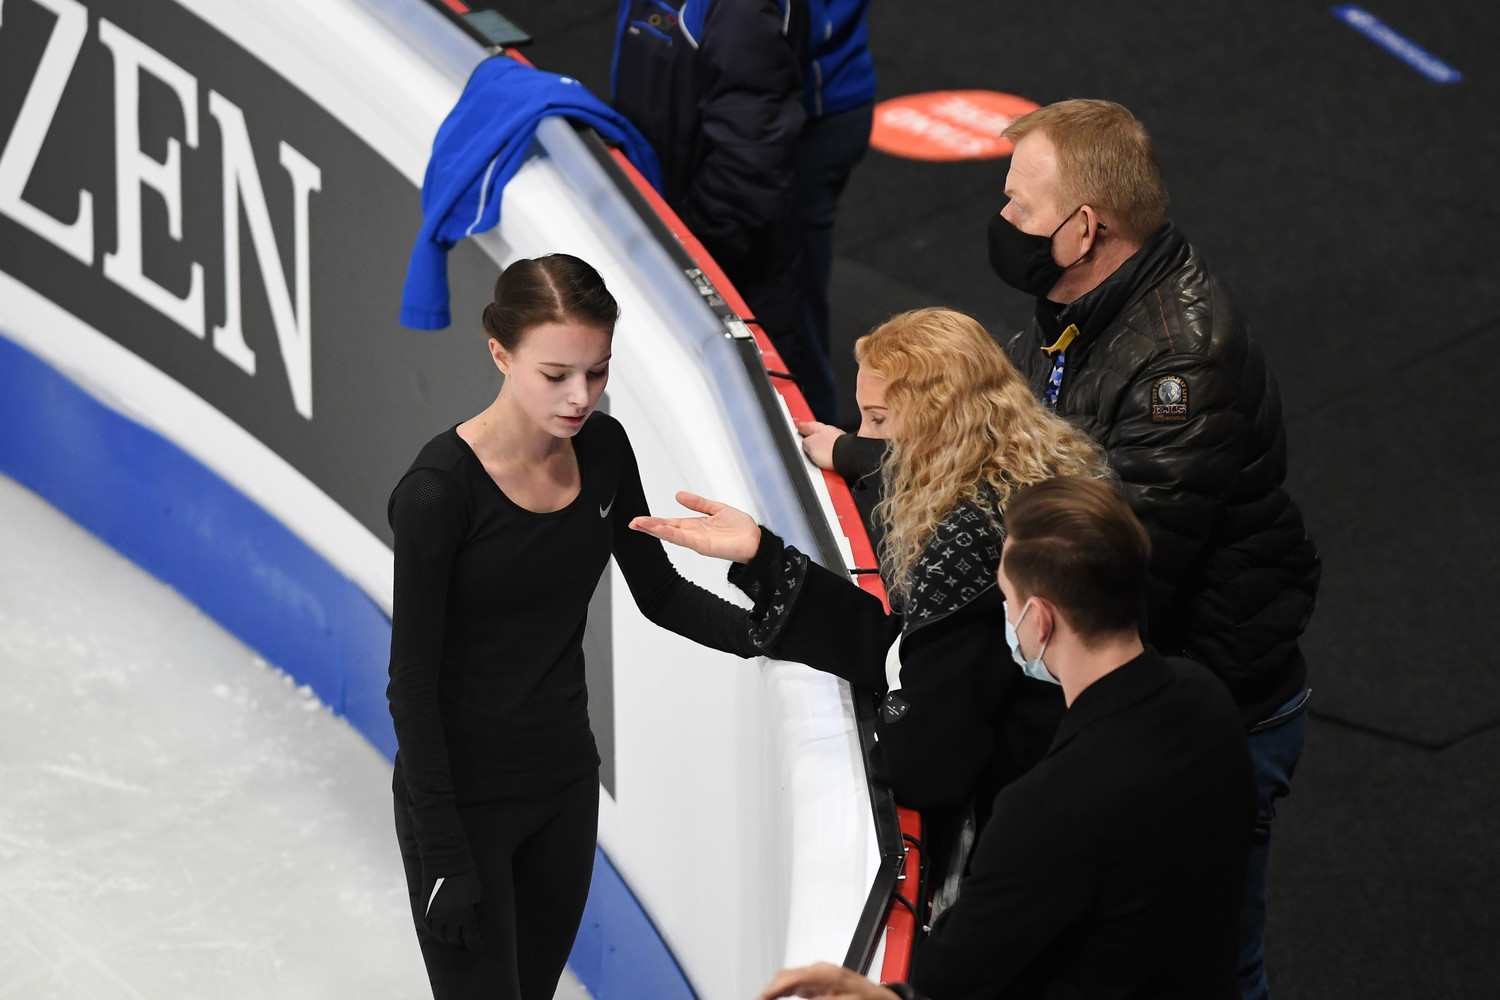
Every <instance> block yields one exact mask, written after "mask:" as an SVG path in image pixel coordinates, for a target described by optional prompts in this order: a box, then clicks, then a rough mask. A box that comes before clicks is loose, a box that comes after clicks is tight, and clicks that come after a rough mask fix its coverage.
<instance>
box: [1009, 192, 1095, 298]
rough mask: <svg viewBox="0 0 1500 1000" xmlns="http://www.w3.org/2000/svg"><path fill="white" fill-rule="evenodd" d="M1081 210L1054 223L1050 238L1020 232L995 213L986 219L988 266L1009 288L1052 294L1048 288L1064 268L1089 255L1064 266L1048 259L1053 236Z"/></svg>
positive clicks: (1038, 295)
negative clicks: (987, 224) (988, 252)
mask: <svg viewBox="0 0 1500 1000" xmlns="http://www.w3.org/2000/svg"><path fill="white" fill-rule="evenodd" d="M1082 208H1083V206H1082V205H1079V206H1078V208H1075V209H1073V211H1071V212H1069V213H1068V218H1067V219H1064V220H1062V221H1061V222H1059V223H1058V224H1057V228H1056V229H1054V230H1052V235H1051V236H1033V235H1032V234H1030V233H1023V232H1021V231H1020V230H1019V229H1017V228H1016V227H1015V226H1013V225H1011V224H1010V223H1009V222H1008V221H1007V220H1006V219H1005V218H1004V216H1002V215H1001V214H1000V213H999V212H996V213H995V217H994V218H992V219H991V220H990V267H991V268H992V269H993V270H994V272H995V274H996V275H997V276H998V277H999V278H1000V280H1001V281H1003V282H1005V283H1006V284H1007V285H1009V286H1011V287H1012V288H1018V289H1020V290H1021V291H1023V292H1025V293H1026V294H1028V295H1035V296H1036V297H1037V298H1042V297H1043V296H1045V295H1046V294H1047V293H1048V292H1050V291H1052V286H1053V285H1055V284H1057V282H1058V281H1059V280H1060V279H1061V278H1062V276H1063V274H1064V272H1066V271H1067V270H1068V268H1070V267H1072V266H1073V264H1076V263H1078V260H1083V258H1084V257H1087V256H1088V253H1089V252H1088V251H1087V250H1085V251H1084V252H1083V254H1082V255H1080V256H1079V258H1078V260H1075V261H1074V262H1073V264H1068V265H1066V266H1064V265H1062V264H1059V263H1058V262H1057V261H1056V260H1054V259H1053V257H1052V239H1053V237H1055V236H1056V235H1057V234H1058V232H1060V231H1061V230H1062V227H1063V226H1066V225H1067V224H1068V221H1069V220H1070V219H1072V218H1073V216H1075V215H1077V214H1078V212H1079V209H1082ZM1099 228H1100V229H1103V228H1104V225H1103V223H1100V224H1099Z"/></svg>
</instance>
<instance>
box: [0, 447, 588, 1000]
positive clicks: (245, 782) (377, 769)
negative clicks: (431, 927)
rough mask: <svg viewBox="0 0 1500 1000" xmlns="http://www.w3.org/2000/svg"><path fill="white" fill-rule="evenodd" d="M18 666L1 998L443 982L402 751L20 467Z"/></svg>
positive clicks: (2, 716) (0, 691)
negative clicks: (393, 789) (414, 866)
mask: <svg viewBox="0 0 1500 1000" xmlns="http://www.w3.org/2000/svg"><path fill="white" fill-rule="evenodd" d="M0 678H3V685H0V1000H11V998H15V1000H48V998H67V1000H93V998H131V1000H134V998H150V1000H165V998H188V997H191V998H195V1000H196V998H205V997H212V998H215V1000H237V998H246V1000H248V998H255V1000H264V998H273V997H274V998H304V997H305V998H318V1000H325V998H344V997H358V998H361V1000H366V998H370V1000H375V998H384V997H392V998H395V997H400V998H421V997H425V996H430V995H431V994H430V991H429V989H428V987H427V980H426V975H425V974H424V972H423V970H422V963H421V958H420V956H419V953H418V950H417V944H416V940H415V937H414V934H413V931H412V928H411V923H410V918H409V917H408V916H407V912H408V911H407V908H406V899H405V887H404V882H403V880H402V876H401V863H400V857H399V855H398V854H397V851H396V845H395V837H394V834H393V833H392V830H391V815H390V813H391V797H390V768H389V766H388V765H387V764H386V762H385V760H384V759H383V758H382V757H381V756H380V755H379V754H378V753H377V752H376V751H375V750H374V749H373V748H371V747H370V746H369V744H367V743H366V742H365V741H364V739H363V738H362V737H361V736H360V735H359V734H358V733H356V732H355V731H354V730H353V729H352V728H350V727H349V725H348V724H347V723H345V722H344V721H343V720H342V719H339V718H337V717H335V716H334V715H333V714H332V713H331V712H330V711H329V710H328V709H327V708H326V707H324V706H323V705H322V704H321V703H320V702H319V701H318V700H317V699H316V698H315V697H314V696H313V695H312V694H311V692H310V691H308V690H306V689H299V688H298V687H297V686H296V685H295V684H294V683H293V681H292V680H291V678H289V677H287V676H286V675H285V674H282V673H280V672H279V671H277V670H275V669H274V668H272V667H270V666H268V665H267V664H266V663H265V662H264V661H263V660H261V659H260V658H259V657H257V656H256V655H255V653H254V652H252V651H251V650H250V649H248V648H247V647H246V646H244V645H243V644H242V643H240V642H239V641H238V640H236V639H234V638H233V637H232V636H230V635H229V634H228V633H226V632H224V631H223V629H221V628H219V627H218V626H217V625H216V624H215V623H214V622H212V621H211V620H209V619H208V618H207V617H205V616H204V615H203V614H202V613H201V612H200V611H198V610H197V609H196V608H194V607H193V606H192V605H191V604H189V603H188V602H187V601H186V600H184V599H183V598H182V597H181V596H180V595H179V594H177V593H176V592H175V591H173V590H171V589H170V588H168V587H166V586H164V585H163V584H161V583H159V582H158V581H156V580H155V579H154V578H152V577H150V576H149V575H147V574H146V573H144V572H142V571H141V570H140V569H139V568H138V567H136V566H135V565H134V564H132V563H131V562H129V561H128V560H126V559H124V558H123V557H121V556H120V555H119V554H118V553H116V552H114V551H113V550H111V549H109V548H108V547H107V546H105V545H104V544H102V543H101V542H100V541H99V540H98V539H96V538H95V537H94V536H92V535H90V534H88V533H87V532H86V531H84V530H83V529H81V528H79V527H78V526H77V525H75V524H73V523H72V522H71V521H69V520H68V519H67V518H66V517H64V516H63V515H62V514H60V513H58V512H57V511H56V510H54V509H53V508H52V507H50V506H48V505H47V504H46V503H45V502H44V501H42V500H41V499H39V498H38V497H37V496H35V495H34V494H32V493H30V492H28V491H27V490H25V489H24V488H22V487H20V486H18V485H17V484H15V483H14V482H12V481H10V480H8V479H5V478H3V477H0ZM558 995H559V997H567V998H569V1000H571V998H574V997H580V998H586V997H587V994H586V993H584V992H582V990H581V988H580V987H579V986H578V985H577V983H576V981H572V980H571V979H569V980H567V981H565V982H564V984H563V986H562V987H560V989H559V994H558Z"/></svg>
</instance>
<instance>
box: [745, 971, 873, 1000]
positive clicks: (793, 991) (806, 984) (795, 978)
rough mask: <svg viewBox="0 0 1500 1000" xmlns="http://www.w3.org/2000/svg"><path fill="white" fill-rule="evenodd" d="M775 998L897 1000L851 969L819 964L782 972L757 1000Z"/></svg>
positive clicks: (771, 999) (772, 999)
mask: <svg viewBox="0 0 1500 1000" xmlns="http://www.w3.org/2000/svg"><path fill="white" fill-rule="evenodd" d="M776 997H824V998H827V1000H900V998H899V997H898V996H897V995H896V994H895V993H894V992H892V991H891V990H888V989H886V988H885V987H884V986H881V985H880V984H879V983H872V982H871V981H870V980H868V979H866V978H865V977H864V976H862V975H860V974H859V973H857V972H855V971H854V970H853V969H845V968H843V967H842V966H838V965H833V964H830V963H828V962H819V963H818V964H817V965H809V966H806V967H805V968H801V969H783V970H782V971H781V972H780V974H778V975H777V976H776V978H775V979H773V980H771V984H770V985H769V986H767V987H766V988H765V991H764V992H762V993H761V995H760V997H759V1000H775V998H776Z"/></svg>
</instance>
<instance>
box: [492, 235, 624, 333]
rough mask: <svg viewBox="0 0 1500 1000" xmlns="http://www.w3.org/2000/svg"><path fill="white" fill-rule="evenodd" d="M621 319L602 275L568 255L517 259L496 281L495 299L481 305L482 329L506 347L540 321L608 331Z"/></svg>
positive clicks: (556, 254)
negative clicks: (482, 310)
mask: <svg viewBox="0 0 1500 1000" xmlns="http://www.w3.org/2000/svg"><path fill="white" fill-rule="evenodd" d="M619 318H620V307H619V305H618V304H617V303H616V302H615V297H614V296H613V295H611V294H609V289H608V288H605V287H604V279H603V278H601V277H599V272H598V271H596V270H594V269H593V267H591V266H590V265H589V264H588V263H586V262H585V261H582V260H579V259H578V258H577V257H574V256H573V255H572V254H566V253H554V254H548V255H547V256H545V257H537V258H534V259H533V258H524V257H523V258H522V259H521V260H518V261H516V262H515V263H513V264H511V265H510V266H509V267H507V268H506V269H505V270H504V271H502V272H501V274H500V277H499V278H496V279H495V300H494V301H493V302H491V303H490V304H489V305H487V306H485V307H484V318H483V323H484V332H485V334H486V336H489V337H494V338H495V339H496V340H498V341H499V342H500V346H501V347H504V348H505V349H506V350H507V351H514V350H515V349H516V348H517V347H519V346H520V344H521V339H522V338H523V337H524V336H525V335H526V331H528V330H530V329H531V328H532V327H535V326H540V325H542V324H543V323H578V324H581V325H584V326H595V327H601V328H603V329H605V330H609V331H611V332H613V331H614V328H615V320H617V319H619Z"/></svg>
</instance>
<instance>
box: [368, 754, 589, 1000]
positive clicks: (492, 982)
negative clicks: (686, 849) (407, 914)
mask: <svg viewBox="0 0 1500 1000" xmlns="http://www.w3.org/2000/svg"><path fill="white" fill-rule="evenodd" d="M458 818H459V821H460V822H461V823H462V824H463V828H464V834H465V836H467V837H468V839H469V850H470V852H471V853H472V854H473V856H474V864H475V866H476V867H477V868H478V871H479V882H480V885H481V887H482V889H483V897H482V898H481V899H480V902H479V939H480V942H481V944H482V947H481V949H480V952H479V954H477V955H474V954H471V953H469V952H468V951H466V950H465V949H464V948H462V947H459V948H454V947H451V946H449V945H448V944H446V943H444V942H443V941H440V940H439V939H437V938H435V937H433V936H432V935H431V934H429V933H428V932H427V930H426V928H424V927H423V926H422V916H423V914H424V912H425V911H426V906H427V901H426V900H425V899H423V898H422V862H421V859H420V858H419V857H418V855H417V841H416V835H415V831H414V830H413V828H412V821H411V814H410V813H409V812H408V811H407V808H406V802H405V800H404V797H403V795H402V793H399V792H398V793H397V795H396V839H397V840H398V841H399V842H400V845H401V861H402V863H403V864H404V865H405V867H406V886H407V891H408V892H409V893H410V895H411V912H412V919H413V920H414V921H415V922H416V926H417V940H418V941H419V942H420V943H421V945H422V960H423V961H424V962H425V963H426V964H427V978H428V979H429V980H430V981H431V982H432V995H433V996H434V997H435V998H436V1000H481V998H482V1000H552V997H553V995H554V994H555V993H556V992H557V982H558V980H559V979H560V978H562V973H563V967H564V966H566V965H567V962H568V953H569V952H570V951H572V949H573V939H574V938H575V937H576V936H577V934H578V924H579V921H581V920H582V919H583V906H584V903H585V901H587V899H588V895H589V881H590V879H591V878H592V877H593V874H594V842H595V838H596V836H597V834H598V825H599V776H598V774H597V773H591V774H590V775H589V776H588V777H586V778H584V779H582V780H580V781H578V782H576V783H574V784H572V785H569V786H567V787H566V788H564V789H563V790H562V791H560V792H558V793H556V794H554V795H550V796H542V797H537V798H524V799H507V800H504V801H501V802H492V803H485V804H483V805H476V806H460V807H459V810H458Z"/></svg>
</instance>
